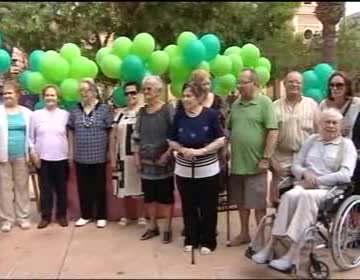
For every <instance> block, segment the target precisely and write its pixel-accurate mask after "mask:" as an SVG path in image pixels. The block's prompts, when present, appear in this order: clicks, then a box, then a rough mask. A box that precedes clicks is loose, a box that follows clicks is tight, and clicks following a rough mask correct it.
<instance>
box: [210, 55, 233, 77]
mask: <svg viewBox="0 0 360 280" xmlns="http://www.w3.org/2000/svg"><path fill="white" fill-rule="evenodd" d="M231 68H232V65H231V59H230V58H229V57H228V56H225V55H217V56H216V57H215V59H214V60H212V61H211V62H210V70H211V73H213V74H214V75H215V76H216V77H219V76H223V75H226V74H229V73H230V72H231Z"/></svg>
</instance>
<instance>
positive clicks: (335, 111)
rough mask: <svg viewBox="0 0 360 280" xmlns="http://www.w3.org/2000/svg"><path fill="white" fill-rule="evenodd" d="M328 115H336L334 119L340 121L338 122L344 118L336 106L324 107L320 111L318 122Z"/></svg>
mask: <svg viewBox="0 0 360 280" xmlns="http://www.w3.org/2000/svg"><path fill="white" fill-rule="evenodd" d="M328 115H331V116H334V117H336V119H337V120H338V121H340V122H341V121H342V120H343V118H344V116H343V115H342V114H341V112H340V111H339V110H338V109H336V108H327V109H324V110H323V111H321V112H320V115H319V120H320V122H321V121H322V120H323V118H324V117H325V116H328Z"/></svg>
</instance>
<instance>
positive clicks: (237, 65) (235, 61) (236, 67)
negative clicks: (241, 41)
mask: <svg viewBox="0 0 360 280" xmlns="http://www.w3.org/2000/svg"><path fill="white" fill-rule="evenodd" d="M229 58H230V60H231V65H232V68H231V73H232V74H233V75H235V77H238V75H239V73H240V71H241V69H243V68H244V63H243V61H242V58H241V56H240V55H238V54H230V55H229Z"/></svg>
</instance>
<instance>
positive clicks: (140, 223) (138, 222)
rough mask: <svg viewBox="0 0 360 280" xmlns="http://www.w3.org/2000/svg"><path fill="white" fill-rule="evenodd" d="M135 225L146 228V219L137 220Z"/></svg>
mask: <svg viewBox="0 0 360 280" xmlns="http://www.w3.org/2000/svg"><path fill="white" fill-rule="evenodd" d="M137 224H138V225H139V226H146V225H147V221H146V218H139V219H138V221H137Z"/></svg>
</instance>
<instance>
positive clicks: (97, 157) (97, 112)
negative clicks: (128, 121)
mask: <svg viewBox="0 0 360 280" xmlns="http://www.w3.org/2000/svg"><path fill="white" fill-rule="evenodd" d="M112 121H113V116H112V113H111V110H110V107H109V106H108V105H106V104H102V103H100V102H98V103H97V104H96V105H95V107H94V109H93V110H92V111H91V112H90V113H89V114H85V112H84V109H83V107H82V105H81V103H79V105H78V106H77V107H76V108H75V109H74V110H73V111H72V112H71V113H70V117H69V121H68V127H69V129H71V130H73V131H74V138H75V139H74V140H75V141H74V142H75V143H74V145H75V146H74V153H75V154H74V160H75V161H76V162H78V163H83V164H97V163H104V162H106V160H107V149H108V141H109V129H110V128H111V127H112Z"/></svg>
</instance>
